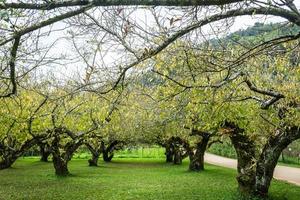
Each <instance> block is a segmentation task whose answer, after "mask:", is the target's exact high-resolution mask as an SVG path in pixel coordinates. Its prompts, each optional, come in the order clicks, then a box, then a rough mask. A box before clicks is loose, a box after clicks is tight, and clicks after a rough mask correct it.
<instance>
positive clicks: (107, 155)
mask: <svg viewBox="0 0 300 200" xmlns="http://www.w3.org/2000/svg"><path fill="white" fill-rule="evenodd" d="M102 153H103V161H105V162H110V161H111V160H112V158H113V157H114V154H113V153H109V151H108V150H107V149H106V150H105V151H103V152H102Z"/></svg>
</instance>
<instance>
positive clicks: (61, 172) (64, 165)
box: [53, 155, 70, 176]
mask: <svg viewBox="0 0 300 200" xmlns="http://www.w3.org/2000/svg"><path fill="white" fill-rule="evenodd" d="M53 165H54V169H55V174H56V175H57V176H67V175H69V174H70V172H69V170H68V161H65V160H63V159H62V158H60V157H58V156H57V155H53Z"/></svg>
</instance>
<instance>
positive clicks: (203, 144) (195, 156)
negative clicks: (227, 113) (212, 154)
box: [189, 134, 210, 171]
mask: <svg viewBox="0 0 300 200" xmlns="http://www.w3.org/2000/svg"><path fill="white" fill-rule="evenodd" d="M209 139H210V135H209V134H206V135H203V136H202V140H201V141H199V142H198V143H197V147H196V151H195V152H190V156H189V158H190V165H189V170H190V171H202V170H204V154H205V151H206V148H207V145H208V142H209Z"/></svg>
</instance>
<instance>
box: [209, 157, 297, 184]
mask: <svg viewBox="0 0 300 200" xmlns="http://www.w3.org/2000/svg"><path fill="white" fill-rule="evenodd" d="M204 159H205V162H207V163H210V164H213V165H218V166H222V167H227V168H232V169H236V167H237V161H236V160H235V159H230V158H225V157H221V156H217V155H214V154H210V153H205V157H204ZM274 178H276V179H278V180H283V181H287V182H289V183H293V184H295V185H299V186H300V168H294V167H285V166H277V167H276V168H275V172H274Z"/></svg>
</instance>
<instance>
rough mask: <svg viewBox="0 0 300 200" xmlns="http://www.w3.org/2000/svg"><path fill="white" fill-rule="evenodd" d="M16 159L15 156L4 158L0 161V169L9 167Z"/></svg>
mask: <svg viewBox="0 0 300 200" xmlns="http://www.w3.org/2000/svg"><path fill="white" fill-rule="evenodd" d="M16 160H17V158H13V157H8V158H5V159H4V160H2V161H1V162H0V170H2V169H7V168H10V167H11V166H12V164H14V162H15V161H16Z"/></svg>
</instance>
